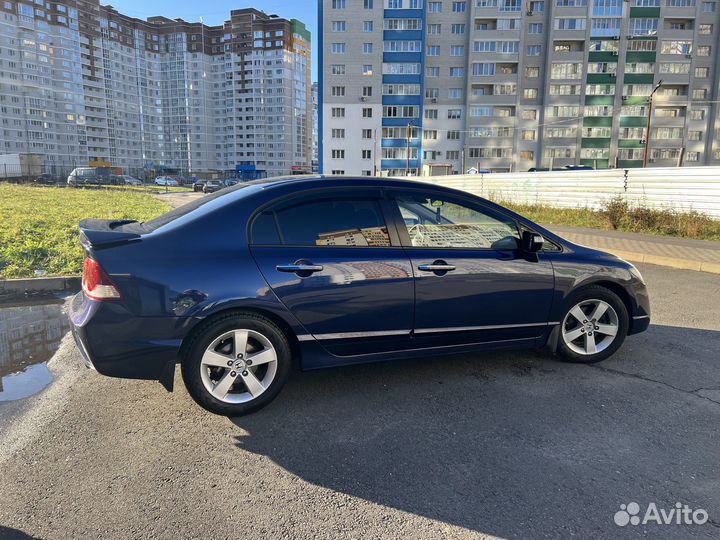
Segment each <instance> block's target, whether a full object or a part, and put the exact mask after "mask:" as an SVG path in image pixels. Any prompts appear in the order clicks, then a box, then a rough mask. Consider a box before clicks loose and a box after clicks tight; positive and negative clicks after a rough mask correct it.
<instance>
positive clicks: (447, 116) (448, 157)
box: [319, 0, 720, 175]
mask: <svg viewBox="0 0 720 540" xmlns="http://www.w3.org/2000/svg"><path fill="white" fill-rule="evenodd" d="M319 11H320V58H321V81H320V88H321V99H320V101H321V119H320V124H321V126H322V128H321V131H322V141H321V151H320V152H321V160H322V164H321V166H322V171H323V172H325V173H328V174H330V173H333V172H334V173H337V174H373V173H377V174H381V173H382V174H392V175H397V174H400V175H404V174H405V173H406V171H410V173H411V174H418V173H422V171H424V172H425V174H427V173H428V172H455V173H456V172H460V171H463V170H468V169H470V168H476V169H480V170H485V169H487V170H492V171H519V170H520V171H522V170H528V169H529V168H532V167H562V166H565V165H589V166H593V167H596V168H607V167H638V166H642V165H643V158H644V151H645V142H646V137H647V136H648V135H647V133H646V131H647V125H648V110H649V108H650V107H649V104H650V103H649V101H650V99H649V96H650V95H651V94H652V93H653V91H655V93H654V94H653V98H652V115H651V121H652V123H651V130H650V139H649V141H648V147H649V152H648V165H649V166H650V165H651V166H676V165H680V164H681V165H688V166H690V165H717V164H720V145H718V143H717V141H718V140H720V137H719V136H718V128H720V124H719V123H718V114H719V113H720V108H719V107H718V103H717V101H718V99H719V98H718V96H719V92H718V83H719V79H718V77H719V72H718V66H717V65H716V59H717V58H718V47H719V45H720V44H719V36H720V28H719V26H720V19H719V18H718V17H719V14H718V2H717V1H716V0H629V1H628V0H321V2H320V9H319ZM660 83H662V84H660ZM658 85H660V86H659V87H658Z"/></svg>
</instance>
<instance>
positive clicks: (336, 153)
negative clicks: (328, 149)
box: [332, 150, 345, 159]
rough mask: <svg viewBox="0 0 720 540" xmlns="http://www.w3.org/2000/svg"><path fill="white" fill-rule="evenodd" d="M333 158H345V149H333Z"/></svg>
mask: <svg viewBox="0 0 720 540" xmlns="http://www.w3.org/2000/svg"><path fill="white" fill-rule="evenodd" d="M332 158H333V159H345V150H332Z"/></svg>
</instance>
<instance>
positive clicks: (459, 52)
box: [450, 45, 465, 56]
mask: <svg viewBox="0 0 720 540" xmlns="http://www.w3.org/2000/svg"><path fill="white" fill-rule="evenodd" d="M450 56H465V45H453V46H451V47H450Z"/></svg>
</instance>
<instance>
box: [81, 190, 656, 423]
mask: <svg viewBox="0 0 720 540" xmlns="http://www.w3.org/2000/svg"><path fill="white" fill-rule="evenodd" d="M80 230H81V234H80V241H81V243H82V245H83V247H84V249H85V252H86V256H87V258H86V259H85V268H84V275H83V290H82V291H81V292H80V293H78V294H77V295H76V296H75V297H74V299H73V301H72V307H71V309H70V319H71V321H72V326H73V334H74V336H75V339H76V341H77V343H78V346H79V348H80V350H81V352H82V354H83V357H84V361H85V363H86V365H87V366H88V367H92V368H94V369H96V370H97V371H98V372H99V373H101V374H103V375H108V376H111V377H126V378H134V379H153V380H158V381H160V382H161V383H162V384H163V385H164V386H165V387H166V388H167V389H168V390H172V388H173V381H174V373H175V366H176V364H177V363H180V364H181V370H182V376H183V380H184V382H185V385H186V387H187V389H188V391H189V392H190V394H191V395H192V397H193V398H194V399H195V401H196V402H197V403H198V404H200V405H201V406H202V407H204V408H206V409H207V410H209V411H211V412H214V413H217V414H222V415H229V416H236V415H242V414H246V413H249V412H252V411H255V410H257V409H259V408H261V407H263V406H265V405H267V404H268V403H269V402H270V401H271V400H272V399H273V398H274V397H275V396H277V395H278V393H279V392H280V390H281V388H282V386H283V384H284V383H285V381H286V379H287V377H288V374H289V373H290V371H291V369H292V368H293V366H297V367H299V368H300V369H302V370H312V369H318V368H325V367H332V366H341V365H347V364H357V363H364V362H377V361H387V360H395V359H400V358H410V357H419V356H438V355H447V354H458V353H475V352H480V351H488V350H498V349H520V348H538V347H546V346H547V347H549V348H550V349H551V350H552V351H554V352H555V353H556V354H557V355H558V356H559V357H560V358H562V359H563V360H567V361H570V362H580V363H591V362H598V361H600V360H603V359H605V358H607V357H608V356H610V355H611V354H613V353H614V352H615V351H616V350H617V349H618V348H619V347H620V346H621V344H622V343H623V341H624V339H625V337H626V336H627V335H629V334H635V333H638V332H642V331H643V330H645V329H646V328H647V327H648V325H649V323H650V307H649V300H648V295H647V290H646V287H645V283H644V281H643V278H642V276H641V275H640V273H639V272H638V270H637V269H636V268H635V267H634V266H633V265H632V264H630V263H627V262H625V261H623V260H621V259H619V258H617V257H615V256H613V255H609V254H607V253H603V252H600V251H596V250H593V249H589V248H585V247H581V246H578V245H575V244H572V243H570V242H568V241H566V240H563V239H562V238H560V237H558V236H556V235H555V234H552V233H551V232H550V231H547V230H545V229H543V228H542V227H540V226H539V225H537V224H535V223H532V222H531V221H529V220H527V219H525V218H523V217H522V216H519V215H517V214H515V213H513V212H511V211H509V210H507V209H505V208H503V207H502V206H499V205H497V204H494V203H492V202H489V201H487V200H484V199H481V198H478V197H474V196H472V195H469V194H468V193H464V192H461V191H456V190H452V189H447V188H443V187H439V186H435V185H431V184H427V183H423V182H416V181H402V180H390V179H381V178H362V179H360V178H333V177H316V176H314V177H297V176H294V177H287V178H277V179H274V180H262V181H256V182H249V183H243V184H238V185H236V186H233V187H230V188H227V189H225V190H222V191H220V192H218V193H215V194H213V195H209V196H206V197H204V198H202V199H199V200H197V201H195V202H193V203H190V204H188V205H186V206H183V207H181V208H178V209H176V210H174V211H172V212H170V213H168V214H165V215H163V216H161V217H159V218H157V219H155V220H153V221H149V222H146V223H137V222H134V221H101V220H85V221H83V222H81V224H80Z"/></svg>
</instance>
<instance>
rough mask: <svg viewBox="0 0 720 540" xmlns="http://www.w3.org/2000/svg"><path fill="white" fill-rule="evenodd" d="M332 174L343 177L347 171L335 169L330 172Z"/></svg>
mask: <svg viewBox="0 0 720 540" xmlns="http://www.w3.org/2000/svg"><path fill="white" fill-rule="evenodd" d="M330 173H331V174H333V175H334V176H342V175H344V174H345V171H344V170H342V169H333V170H332V171H330Z"/></svg>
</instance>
